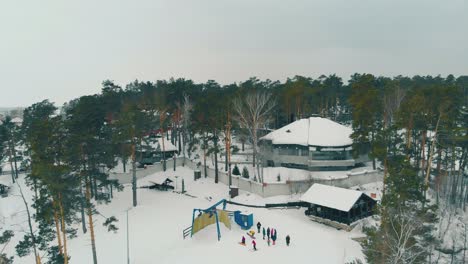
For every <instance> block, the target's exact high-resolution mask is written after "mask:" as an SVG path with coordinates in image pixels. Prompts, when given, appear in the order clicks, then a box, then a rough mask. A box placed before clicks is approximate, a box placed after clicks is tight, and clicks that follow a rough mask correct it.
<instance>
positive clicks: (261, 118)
mask: <svg viewBox="0 0 468 264" xmlns="http://www.w3.org/2000/svg"><path fill="white" fill-rule="evenodd" d="M274 106H275V100H273V98H272V96H271V93H268V92H264V91H258V90H257V91H253V92H249V93H248V94H246V95H245V96H242V97H237V98H235V99H234V101H233V108H234V111H235V113H236V116H235V118H236V120H237V121H238V122H239V125H240V126H241V128H244V129H247V131H248V132H249V136H250V139H251V141H252V145H253V158H252V164H253V166H254V167H255V166H256V157H257V153H258V130H259V129H260V128H263V127H265V125H266V124H268V122H270V120H271V112H272V110H273V108H274ZM257 169H258V168H257ZM258 174H260V173H258ZM259 177H261V176H260V175H259ZM260 182H263V179H261V178H260Z"/></svg>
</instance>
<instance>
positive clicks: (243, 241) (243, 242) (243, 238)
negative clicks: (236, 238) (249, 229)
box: [241, 236, 245, 245]
mask: <svg viewBox="0 0 468 264" xmlns="http://www.w3.org/2000/svg"><path fill="white" fill-rule="evenodd" d="M241 243H242V244H244V245H245V237H244V236H242V242H241Z"/></svg>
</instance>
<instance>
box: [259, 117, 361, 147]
mask: <svg viewBox="0 0 468 264" xmlns="http://www.w3.org/2000/svg"><path fill="white" fill-rule="evenodd" d="M352 132H353V131H352V129H351V128H349V127H346V126H343V125H341V124H338V123H336V122H334V121H332V120H330V119H327V118H321V117H310V118H304V119H300V120H297V121H295V122H293V123H291V124H289V125H286V126H284V127H282V128H280V129H277V130H275V131H273V132H271V133H269V134H267V135H266V136H264V137H262V138H261V140H262V139H263V140H271V141H272V143H273V144H275V145H284V144H291V145H302V146H323V147H338V146H348V145H351V144H352V143H353V142H352V139H351V133H352Z"/></svg>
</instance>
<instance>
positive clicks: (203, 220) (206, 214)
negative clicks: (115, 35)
mask: <svg viewBox="0 0 468 264" xmlns="http://www.w3.org/2000/svg"><path fill="white" fill-rule="evenodd" d="M219 205H222V209H217V208H216V207H218V206H219ZM197 213H198V215H197V216H196V217H195V215H196V214H197ZM229 214H230V212H229V211H226V200H225V199H223V200H221V201H219V202H217V203H215V204H214V205H212V206H211V207H209V208H207V209H193V214H192V228H191V233H190V236H191V237H192V236H193V234H195V233H197V232H198V231H200V230H201V229H203V228H205V227H207V226H209V225H212V224H214V223H216V230H217V233H218V241H219V240H220V239H221V230H220V229H219V222H220V221H221V222H223V223H224V225H225V226H226V227H227V228H229V229H231V220H230V219H229Z"/></svg>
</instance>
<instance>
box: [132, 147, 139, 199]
mask: <svg viewBox="0 0 468 264" xmlns="http://www.w3.org/2000/svg"><path fill="white" fill-rule="evenodd" d="M136 187H137V178H136V157H135V143H133V144H132V194H133V207H135V206H137V204H138V202H137V188H136Z"/></svg>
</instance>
